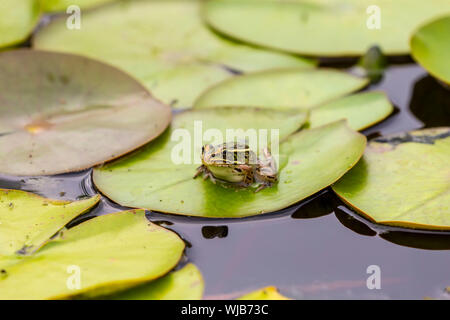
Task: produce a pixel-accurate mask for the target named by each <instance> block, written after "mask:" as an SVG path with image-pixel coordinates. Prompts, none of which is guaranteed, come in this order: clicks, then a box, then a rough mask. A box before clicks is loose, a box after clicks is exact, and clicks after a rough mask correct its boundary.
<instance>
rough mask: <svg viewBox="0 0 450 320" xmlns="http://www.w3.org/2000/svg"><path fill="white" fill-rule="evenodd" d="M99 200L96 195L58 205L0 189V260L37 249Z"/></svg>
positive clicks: (33, 196) (57, 203)
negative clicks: (19, 252) (1, 257)
mask: <svg viewBox="0 0 450 320" xmlns="http://www.w3.org/2000/svg"><path fill="white" fill-rule="evenodd" d="M99 200H100V196H99V195H97V196H94V197H92V198H89V199H86V200H80V201H73V202H72V201H60V200H52V199H46V198H42V197H40V196H38V195H36V194H33V193H29V192H24V191H19V190H8V189H0V256H7V255H13V254H15V253H16V252H17V251H21V252H22V253H26V252H27V253H28V252H30V251H35V250H37V249H39V248H40V247H41V246H42V245H43V244H44V243H45V242H46V241H47V240H48V239H50V237H51V236H53V235H54V234H55V233H57V232H58V231H59V230H60V229H61V228H63V227H64V226H65V225H66V224H67V223H69V222H70V221H71V220H73V219H74V218H75V217H77V216H79V215H81V214H82V213H84V212H86V211H87V210H89V209H90V208H92V207H93V206H94V205H96V204H97V203H98V201H99Z"/></svg>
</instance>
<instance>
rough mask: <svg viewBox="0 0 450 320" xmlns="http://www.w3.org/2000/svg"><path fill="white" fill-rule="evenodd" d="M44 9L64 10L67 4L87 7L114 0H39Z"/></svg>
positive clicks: (50, 10) (52, 10)
mask: <svg viewBox="0 0 450 320" xmlns="http://www.w3.org/2000/svg"><path fill="white" fill-rule="evenodd" d="M40 1H41V3H42V7H43V9H44V11H48V12H54V11H65V10H66V9H67V8H68V7H69V6H72V5H76V6H79V7H80V8H81V9H88V8H93V7H97V6H100V5H102V4H105V3H108V2H112V1H116V0H40Z"/></svg>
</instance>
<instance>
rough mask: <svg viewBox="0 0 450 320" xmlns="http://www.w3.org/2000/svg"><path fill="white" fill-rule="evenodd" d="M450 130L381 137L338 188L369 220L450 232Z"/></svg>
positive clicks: (367, 150) (346, 199)
mask: <svg viewBox="0 0 450 320" xmlns="http://www.w3.org/2000/svg"><path fill="white" fill-rule="evenodd" d="M449 163H450V128H437V129H424V130H419V131H413V132H410V133H406V134H401V135H394V136H388V137H386V138H378V139H375V140H373V141H372V142H370V143H369V145H368V147H367V149H366V151H365V153H364V157H363V158H362V159H361V161H360V162H359V163H358V164H357V165H356V166H355V167H354V168H353V169H352V170H351V171H350V172H349V173H347V174H346V175H345V176H344V177H343V178H342V179H341V180H339V181H338V182H337V183H336V184H335V185H334V186H333V189H334V191H336V193H337V194H338V195H339V197H341V198H342V199H343V200H344V201H345V202H347V203H348V204H349V205H351V206H352V207H353V208H355V209H356V210H357V211H358V212H360V213H361V214H362V215H364V216H366V217H367V218H369V219H370V220H372V221H374V222H377V223H381V224H386V225H392V226H400V227H406V228H420V229H438V230H449V229H450V214H449V212H450V179H449V177H450V171H449V166H448V164H449Z"/></svg>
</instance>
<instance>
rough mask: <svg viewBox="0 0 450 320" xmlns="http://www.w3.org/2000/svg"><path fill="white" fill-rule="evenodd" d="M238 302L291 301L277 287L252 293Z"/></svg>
mask: <svg viewBox="0 0 450 320" xmlns="http://www.w3.org/2000/svg"><path fill="white" fill-rule="evenodd" d="M237 300H290V299H289V298H288V297H285V296H283V295H282V294H281V293H279V292H278V289H277V288H275V287H272V286H270V287H265V288H262V289H259V290H255V291H252V292H250V293H247V294H246V295H243V296H242V297H240V298H238V299H237Z"/></svg>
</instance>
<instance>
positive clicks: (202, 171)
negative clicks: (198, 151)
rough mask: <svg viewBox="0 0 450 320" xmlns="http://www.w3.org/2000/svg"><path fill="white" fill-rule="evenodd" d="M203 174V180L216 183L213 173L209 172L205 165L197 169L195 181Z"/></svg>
mask: <svg viewBox="0 0 450 320" xmlns="http://www.w3.org/2000/svg"><path fill="white" fill-rule="evenodd" d="M201 174H203V180H206V179H208V178H209V179H211V181H212V182H213V183H216V178H215V177H214V176H213V174H212V173H211V171H209V170H208V168H207V167H206V166H205V165H203V164H202V165H201V166H200V167H198V168H197V172H196V173H195V175H194V179H195V178H197V177H198V176H199V175H201Z"/></svg>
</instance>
